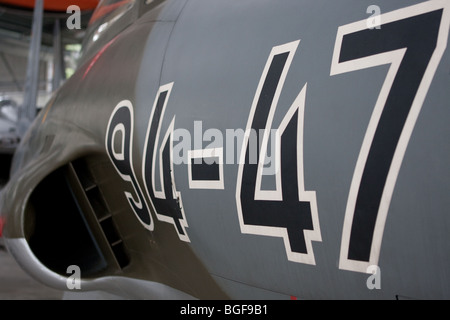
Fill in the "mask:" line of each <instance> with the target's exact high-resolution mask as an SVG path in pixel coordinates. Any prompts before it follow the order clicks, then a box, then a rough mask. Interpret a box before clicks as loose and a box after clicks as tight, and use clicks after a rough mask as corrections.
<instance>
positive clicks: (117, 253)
mask: <svg viewBox="0 0 450 320" xmlns="http://www.w3.org/2000/svg"><path fill="white" fill-rule="evenodd" d="M69 166H70V167H71V168H72V170H73V172H74V174H75V175H76V177H77V179H78V182H79V184H80V186H81V188H82V190H83V192H84V194H85V198H86V199H87V201H88V203H89V207H90V208H89V209H90V210H88V211H92V213H93V216H94V217H95V220H96V223H97V225H98V226H100V229H101V230H102V233H103V235H104V238H105V239H106V241H107V243H108V245H109V247H110V249H111V252H112V254H113V256H114V258H115V260H116V263H117V264H118V266H119V267H120V268H124V267H126V266H127V265H128V264H129V263H130V261H129V258H128V254H127V252H126V248H125V245H124V243H123V240H122V238H121V236H120V233H119V232H118V230H117V227H116V225H115V223H114V220H113V217H112V214H111V211H110V209H109V208H108V205H107V203H106V201H105V198H104V197H103V194H102V192H101V190H100V188H99V187H98V185H97V184H96V183H95V180H94V178H93V177H92V176H91V174H90V172H89V170H88V167H87V165H86V163H85V161H84V159H79V160H76V161H74V162H72V163H71V164H70V165H69ZM86 213H88V212H86ZM88 214H89V213H88Z"/></svg>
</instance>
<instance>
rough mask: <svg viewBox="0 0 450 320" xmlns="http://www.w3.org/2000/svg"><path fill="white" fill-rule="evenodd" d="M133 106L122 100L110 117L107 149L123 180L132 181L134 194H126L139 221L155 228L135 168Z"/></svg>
mask: <svg viewBox="0 0 450 320" xmlns="http://www.w3.org/2000/svg"><path fill="white" fill-rule="evenodd" d="M133 127H134V125H133V106H132V104H131V102H130V101H128V100H124V101H121V102H120V103H119V104H118V105H117V106H116V108H115V109H114V111H113V113H112V114H111V117H110V118H109V122H108V127H107V130H106V140H105V145H106V151H107V153H108V156H109V158H110V159H111V162H112V163H113V165H114V167H115V168H116V170H117V172H118V173H119V175H120V176H121V177H122V179H123V180H125V181H128V182H130V183H131V185H132V187H133V191H134V194H135V195H136V197H137V199H135V198H134V196H133V194H132V193H130V192H128V191H125V192H124V193H125V196H126V197H127V199H128V202H129V203H130V206H131V208H132V209H133V212H134V213H135V214H136V216H137V217H138V219H139V221H140V222H141V223H142V224H143V225H144V227H146V228H147V229H149V230H153V227H154V225H153V220H152V217H151V214H150V210H149V208H148V205H147V202H146V201H145V198H144V196H143V193H142V190H141V188H140V186H139V183H138V182H137V180H136V174H135V173H134V169H133V152H132V151H133V149H132V148H133Z"/></svg>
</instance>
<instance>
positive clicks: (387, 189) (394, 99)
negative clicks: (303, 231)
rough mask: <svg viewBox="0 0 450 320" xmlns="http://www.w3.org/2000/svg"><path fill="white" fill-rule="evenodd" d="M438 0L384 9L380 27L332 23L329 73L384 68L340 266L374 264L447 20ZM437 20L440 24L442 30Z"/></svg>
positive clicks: (443, 43)
mask: <svg viewBox="0 0 450 320" xmlns="http://www.w3.org/2000/svg"><path fill="white" fill-rule="evenodd" d="M443 4H445V2H441V1H429V2H426V3H423V4H420V5H417V6H414V7H409V8H406V9H401V10H397V11H394V12H391V13H388V14H385V15H383V16H381V21H382V23H383V24H382V25H381V28H380V29H372V30H371V29H367V26H366V21H365V20H364V21H360V22H357V23H354V24H350V25H347V26H343V27H341V28H339V31H338V36H337V40H336V47H335V53H334V57H333V64H332V73H331V74H332V75H334V74H340V73H345V72H351V71H356V70H361V69H365V68H369V67H374V66H378V65H384V64H390V65H391V66H390V69H389V72H388V76H387V77H386V80H385V82H384V84H383V88H382V89H381V92H380V95H379V98H378V101H377V104H376V106H375V109H374V112H373V114H372V118H371V120H370V122H369V127H368V129H367V132H366V135H365V138H364V141H363V145H362V148H361V151H360V155H359V158H358V161H357V165H356V168H355V172H354V175H353V180H352V184H351V187H350V192H349V198H348V202H347V209H346V216H345V222H344V230H343V236H342V247H341V258H340V268H341V269H348V270H354V271H361V272H366V269H367V267H368V266H369V265H376V264H378V257H379V253H380V247H381V240H382V234H383V230H384V223H385V220H386V216H387V212H388V208H389V204H390V201H391V197H392V192H393V189H394V186H395V182H396V179H397V176H398V172H399V170H400V166H401V162H402V160H403V156H404V153H405V150H406V147H407V145H408V141H409V138H410V136H411V133H412V130H413V128H414V124H415V122H416V119H417V116H418V114H419V112H420V109H421V107H422V104H423V101H424V99H425V97H426V94H427V92H428V89H429V85H430V83H431V79H432V78H433V76H434V73H435V71H436V68H437V66H438V64H439V61H440V59H441V57H442V53H443V51H444V49H445V46H446V40H447V36H448V19H447V18H445V19H443V13H444V10H443ZM445 5H446V4H445ZM442 21H446V24H445V28H443V29H441V26H442V24H441V22H442ZM442 30H444V31H443V32H442Z"/></svg>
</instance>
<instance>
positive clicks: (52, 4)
mask: <svg viewBox="0 0 450 320" xmlns="http://www.w3.org/2000/svg"><path fill="white" fill-rule="evenodd" d="M34 3H35V0H0V4H7V5H12V6H17V7H24V8H29V9H32V8H34ZM98 3H99V0H45V1H44V10H45V11H62V12H66V10H67V8H68V7H69V6H71V5H77V6H78V7H80V10H82V11H83V10H94V9H95V8H96V7H97V4H98Z"/></svg>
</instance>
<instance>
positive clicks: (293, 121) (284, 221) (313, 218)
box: [236, 41, 321, 264]
mask: <svg viewBox="0 0 450 320" xmlns="http://www.w3.org/2000/svg"><path fill="white" fill-rule="evenodd" d="M298 43H299V41H296V42H292V43H288V44H286V45H283V46H279V47H275V48H273V49H272V52H271V54H270V56H269V59H268V61H267V64H266V68H265V70H264V72H263V75H262V77H261V80H260V83H259V86H258V90H257V92H256V95H255V100H254V102H253V105H252V108H251V111H250V117H249V122H248V124H247V131H246V132H247V133H249V132H250V131H253V132H264V137H263V140H262V148H261V152H260V154H259V155H258V156H257V158H258V161H256V162H257V163H251V162H250V158H251V156H250V152H251V151H250V149H251V148H250V146H249V136H248V135H246V138H245V139H244V143H243V147H242V154H241V157H242V155H243V156H244V157H245V162H244V163H241V164H240V166H239V173H238V183H237V187H236V201H237V208H238V213H239V220H240V224H241V231H242V232H243V233H251V234H259V235H266V236H275V237H282V238H283V239H284V244H285V247H286V253H287V255H288V259H289V260H292V261H296V262H302V263H309V264H315V259H314V254H313V252H312V245H311V241H313V240H315V241H321V236H320V230H319V226H318V215H317V204H316V198H315V193H314V192H312V191H308V192H307V191H305V190H304V183H303V153H302V152H303V136H302V135H303V108H304V102H305V97H306V86H305V87H304V89H303V90H302V91H301V93H300V94H299V96H298V97H297V99H296V101H295V102H294V104H293V105H292V106H291V108H290V109H289V111H288V113H287V115H286V116H285V118H284V120H283V121H282V123H281V125H280V128H279V129H278V132H279V138H278V139H275V140H280V141H279V144H278V145H279V146H277V147H276V154H277V156H276V159H277V160H276V162H277V164H276V165H278V166H279V168H278V170H277V171H276V180H277V190H261V188H260V187H261V177H262V175H263V163H264V158H265V154H266V150H267V148H268V139H269V131H270V128H271V125H272V120H273V115H274V113H275V109H276V107H277V103H278V98H279V96H280V92H281V88H282V87H283V84H284V80H285V78H286V74H287V71H288V70H289V67H290V63H291V61H292V58H293V55H294V53H295V51H296V49H297V46H298ZM260 130H261V131H260ZM272 143H274V140H273V139H272ZM258 145H259V142H258ZM241 159H242V158H241ZM241 162H243V161H242V160H241Z"/></svg>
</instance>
